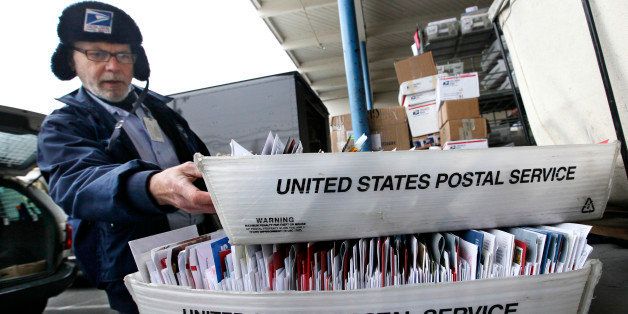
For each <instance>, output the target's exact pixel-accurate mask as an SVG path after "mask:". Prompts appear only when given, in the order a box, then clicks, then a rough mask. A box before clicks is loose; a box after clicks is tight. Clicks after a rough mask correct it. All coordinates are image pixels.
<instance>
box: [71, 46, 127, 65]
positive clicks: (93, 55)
mask: <svg viewBox="0 0 628 314" xmlns="http://www.w3.org/2000/svg"><path fill="white" fill-rule="evenodd" d="M72 49H74V50H76V51H78V52H80V53H83V54H85V56H86V57H87V59H88V60H91V61H96V62H107V61H109V60H110V59H111V56H115V57H116V60H118V62H120V63H126V64H133V63H135V60H137V55H136V54H134V53H130V52H117V53H112V52H109V51H104V50H85V49H81V48H77V47H72Z"/></svg>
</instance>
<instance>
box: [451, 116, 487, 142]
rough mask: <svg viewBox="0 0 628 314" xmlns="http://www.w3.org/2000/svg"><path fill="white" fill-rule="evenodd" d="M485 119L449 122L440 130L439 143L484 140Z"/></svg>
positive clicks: (485, 132)
mask: <svg viewBox="0 0 628 314" xmlns="http://www.w3.org/2000/svg"><path fill="white" fill-rule="evenodd" d="M487 135H488V132H487V129H486V119H484V118H474V119H459V120H449V121H447V122H446V123H445V124H444V125H443V127H442V128H441V129H440V140H441V142H443V143H445V142H449V141H460V140H471V139H480V138H486V136H487Z"/></svg>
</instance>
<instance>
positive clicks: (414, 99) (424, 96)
mask: <svg viewBox="0 0 628 314" xmlns="http://www.w3.org/2000/svg"><path fill="white" fill-rule="evenodd" d="M435 101H436V91H435V90H430V91H426V92H421V93H416V94H410V95H403V96H401V105H402V106H405V107H407V106H414V105H422V104H425V103H428V102H435Z"/></svg>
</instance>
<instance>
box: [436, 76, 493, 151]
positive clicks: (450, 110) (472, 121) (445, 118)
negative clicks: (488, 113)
mask: <svg viewBox="0 0 628 314" xmlns="http://www.w3.org/2000/svg"><path fill="white" fill-rule="evenodd" d="M436 90H437V99H438V102H439V104H440V109H439V113H438V124H439V125H440V139H441V142H442V143H443V149H462V148H487V147H488V141H487V140H486V138H487V135H488V130H487V124H486V119H484V118H482V116H481V115H480V105H479V102H478V97H479V96H480V88H479V84H478V74H477V73H463V74H460V75H455V76H448V77H440V78H439V80H438V82H437V86H436Z"/></svg>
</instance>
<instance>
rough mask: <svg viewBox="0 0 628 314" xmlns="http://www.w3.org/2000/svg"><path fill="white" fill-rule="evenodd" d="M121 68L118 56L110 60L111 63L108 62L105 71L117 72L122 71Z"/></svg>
mask: <svg viewBox="0 0 628 314" xmlns="http://www.w3.org/2000/svg"><path fill="white" fill-rule="evenodd" d="M121 66H122V64H121V63H120V62H119V61H118V59H117V58H116V56H111V58H110V59H109V61H107V63H106V65H105V69H107V70H109V71H117V70H119V69H120V67H121Z"/></svg>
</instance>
